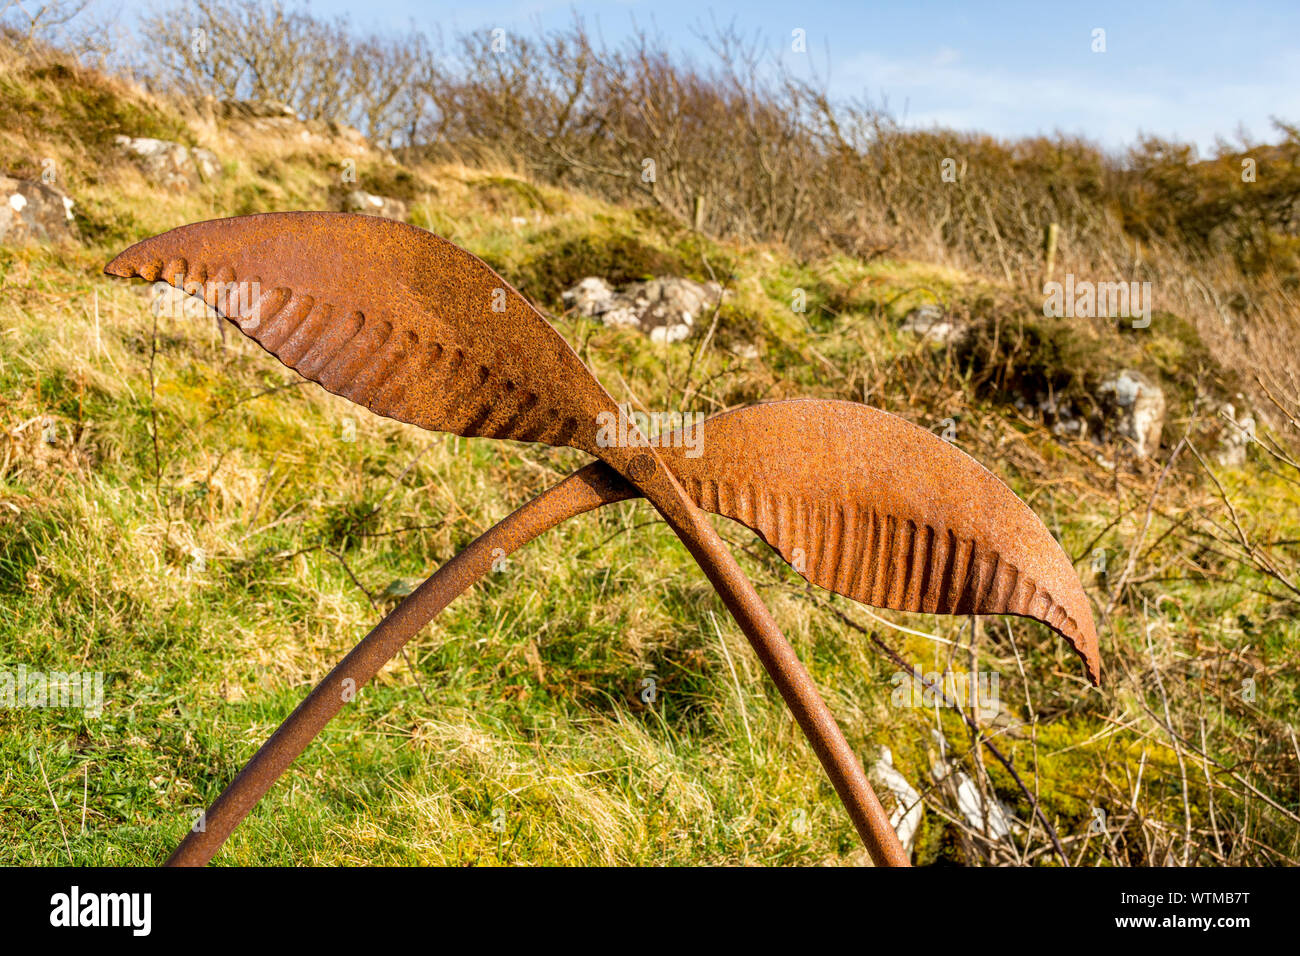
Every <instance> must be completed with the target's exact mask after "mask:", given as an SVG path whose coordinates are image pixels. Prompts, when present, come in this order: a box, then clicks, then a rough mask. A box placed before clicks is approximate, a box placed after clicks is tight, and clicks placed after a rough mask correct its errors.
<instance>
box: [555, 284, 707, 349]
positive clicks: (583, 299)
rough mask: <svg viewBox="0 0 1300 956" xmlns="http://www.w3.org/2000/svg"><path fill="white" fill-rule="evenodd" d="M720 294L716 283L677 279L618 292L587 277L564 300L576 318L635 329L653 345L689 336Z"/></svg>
mask: <svg viewBox="0 0 1300 956" xmlns="http://www.w3.org/2000/svg"><path fill="white" fill-rule="evenodd" d="M722 294H723V290H722V287H721V286H720V285H718V284H717V283H716V282H703V283H701V282H694V281H692V280H690V279H683V278H679V277H677V276H664V277H661V278H658V279H651V280H650V281H649V282H635V283H633V284H632V285H630V286H628V287H627V288H626V289H624V290H623V291H622V292H618V291H615V290H614V288H613V287H612V286H610V284H609V283H608V282H606V281H605V280H604V279H601V278H598V277H596V276H589V277H587V278H586V279H583V280H582V281H581V282H579V283H578V284H577V285H576V286H574V287H573V288H572V289H569V290H567V291H566V292H564V293H563V297H564V301H565V303H566V304H568V305H569V306H570V307H571V308H573V309H574V310H576V311H577V313H578V314H579V315H583V316H586V317H587V318H591V319H598V320H600V321H601V322H602V323H604V324H605V325H607V326H624V327H631V328H636V329H638V330H640V331H641V332H642V333H644V334H645V335H647V336H649V338H650V341H652V342H680V341H682V340H683V339H685V338H687V337H688V336H690V334H691V329H692V328H694V326H695V322H696V320H697V319H698V318H700V317H701V316H703V315H706V314H708V313H710V312H711V311H712V309H713V308H714V307H715V306H716V305H717V304H718V301H719V298H720V297H721V296H722Z"/></svg>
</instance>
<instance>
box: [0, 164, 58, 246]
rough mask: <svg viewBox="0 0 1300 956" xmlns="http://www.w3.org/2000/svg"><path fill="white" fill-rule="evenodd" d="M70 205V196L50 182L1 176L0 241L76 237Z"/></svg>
mask: <svg viewBox="0 0 1300 956" xmlns="http://www.w3.org/2000/svg"><path fill="white" fill-rule="evenodd" d="M72 207H73V202H72V200H71V199H69V198H68V197H67V196H66V195H65V194H64V193H62V192H60V191H59V190H58V189H56V188H54V187H53V186H50V185H47V184H46V183H38V182H34V181H32V180H29V179H13V178H11V177H9V176H0V242H3V243H5V244H6V245H18V244H19V243H24V242H57V241H59V240H62V239H75V238H76V237H77V227H76V223H75V222H74V221H73V217H72Z"/></svg>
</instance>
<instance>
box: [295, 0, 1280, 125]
mask: <svg viewBox="0 0 1300 956" xmlns="http://www.w3.org/2000/svg"><path fill="white" fill-rule="evenodd" d="M289 2H292V0H289ZM310 6H311V9H312V10H314V11H315V12H316V13H318V14H343V15H346V16H347V17H348V18H349V19H350V20H351V22H352V23H353V24H354V25H356V26H359V27H363V28H376V29H381V30H388V29H391V30H401V29H406V28H408V27H409V25H410V24H411V23H412V22H414V23H415V24H416V25H417V26H420V27H425V28H433V27H435V26H440V27H441V28H442V30H443V31H444V33H445V34H451V33H454V32H456V31H459V30H477V29H482V30H491V29H492V28H494V27H501V28H504V29H506V30H507V31H512V30H525V31H526V30H529V29H531V28H533V27H535V26H536V25H537V24H539V23H540V24H541V25H542V26H546V27H550V26H562V25H564V24H565V23H567V22H569V21H570V19H571V18H572V16H573V14H574V12H575V11H576V12H577V13H578V14H580V15H581V16H582V17H583V18H584V20H585V21H586V22H587V24H588V26H590V27H593V28H599V30H600V32H601V33H602V34H603V36H604V37H605V39H606V40H608V41H617V40H619V39H620V38H622V37H624V36H626V35H627V33H628V32H629V31H630V30H631V29H632V27H633V25H634V24H635V23H638V22H639V23H641V24H643V25H645V26H653V27H655V28H657V30H658V31H659V32H660V33H661V34H662V35H663V36H664V37H666V38H667V39H668V40H669V42H670V43H671V44H672V45H673V46H674V47H676V48H680V49H681V50H683V51H685V52H697V53H698V52H702V48H701V46H700V43H699V41H698V40H697V39H696V38H695V37H694V35H693V32H694V31H696V30H698V28H700V27H701V26H707V24H708V22H709V18H710V15H712V17H713V18H715V19H716V20H718V21H721V22H731V21H734V23H735V25H736V26H737V27H738V28H739V29H740V30H741V31H742V32H744V33H746V34H755V33H756V34H758V35H760V36H761V37H762V38H763V39H764V40H765V41H766V42H768V43H769V44H770V45H771V48H772V49H773V50H776V49H781V50H784V51H786V52H785V58H786V60H787V62H788V63H789V64H790V65H791V66H792V67H793V68H795V69H800V70H806V69H807V68H808V67H809V66H810V65H811V63H813V62H815V63H816V64H817V65H818V67H819V69H821V70H822V72H823V73H824V74H827V75H828V76H829V83H830V87H831V90H832V92H834V93H835V94H837V95H839V96H842V97H866V98H869V99H870V100H871V101H873V102H875V103H877V104H879V103H882V102H887V103H888V105H889V107H890V108H891V110H892V111H893V112H894V113H895V114H896V115H900V116H902V117H904V118H905V119H906V121H907V122H908V123H909V124H913V125H921V126H928V125H933V124H941V125H945V126H953V127H956V128H959V129H978V130H983V131H986V132H990V133H993V134H995V135H998V136H1018V135H1026V134H1034V133H1039V132H1045V133H1050V132H1053V131H1055V130H1058V129H1059V130H1063V131H1065V132H1069V133H1082V134H1084V135H1086V136H1088V137H1089V138H1091V139H1093V140H1095V141H1097V142H1099V143H1100V144H1102V145H1103V146H1106V147H1111V148H1117V147H1121V146H1123V145H1125V144H1128V143H1131V142H1132V141H1133V140H1134V139H1135V138H1136V136H1137V134H1138V133H1139V131H1141V132H1147V133H1155V134H1159V135H1162V136H1171V137H1177V138H1181V139H1184V140H1190V141H1192V142H1195V143H1197V144H1198V145H1200V146H1201V147H1202V148H1203V149H1204V148H1207V147H1210V146H1212V145H1213V143H1214V140H1215V136H1216V135H1221V136H1225V137H1228V138H1230V139H1234V140H1235V138H1236V137H1235V134H1236V132H1237V131H1238V129H1239V128H1241V127H1244V128H1245V129H1246V130H1247V131H1248V133H1249V134H1250V135H1252V136H1254V137H1256V138H1261V139H1271V138H1272V132H1273V131H1272V127H1271V123H1270V117H1272V116H1277V117H1280V118H1282V119H1284V120H1287V121H1289V122H1300V0H1267V2H1266V0H1259V2H1249V0H1247V2H1236V3H1228V2H1224V3H1203V2H1189V3H1165V2H1144V0H1128V2H1122V3H1112V2H1091V3H1077V4H1076V3H1056V2H1053V0H1038V2H1032V3H1031V2H1024V3H988V4H984V3H980V2H978V0H976V2H971V0H966V2H964V3H955V2H930V3H926V2H914V3H908V2H897V3H888V4H884V3H825V2H818V0H805V2H800V3H772V2H754V3H731V4H727V3H709V2H707V0H621V2H604V3H594V2H585V3H584V2H578V3H574V2H571V0H555V2H552V0H474V2H468V3H467V2H464V0H462V2H459V3H454V4H453V3H443V2H438V3H413V2H402V0H366V2H365V3H364V4H358V3H357V2H356V0H313V2H312V3H311V4H310ZM795 28H800V29H803V30H805V31H806V35H807V38H808V53H807V54H804V55H802V56H800V55H797V54H794V53H792V52H790V43H791V31H792V30H794V29H795ZM1096 28H1101V29H1104V30H1105V31H1106V33H1105V43H1106V51H1105V52H1104V53H1094V52H1092V49H1091V46H1092V42H1093V38H1092V31H1093V30H1094V29H1096Z"/></svg>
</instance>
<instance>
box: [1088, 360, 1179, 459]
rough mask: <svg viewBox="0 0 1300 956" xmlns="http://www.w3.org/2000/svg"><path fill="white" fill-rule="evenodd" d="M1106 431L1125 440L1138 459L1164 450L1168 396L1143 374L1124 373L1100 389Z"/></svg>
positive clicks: (1110, 376)
mask: <svg viewBox="0 0 1300 956" xmlns="http://www.w3.org/2000/svg"><path fill="white" fill-rule="evenodd" d="M1096 399H1097V405H1098V406H1099V407H1100V408H1101V409H1102V416H1103V418H1102V423H1103V427H1104V430H1105V431H1106V432H1107V433H1109V434H1110V435H1113V436H1114V437H1117V438H1120V439H1123V440H1125V441H1126V442H1127V443H1128V445H1129V447H1130V448H1131V449H1132V450H1133V454H1134V455H1135V456H1136V457H1138V458H1150V457H1151V456H1152V455H1154V454H1156V452H1158V451H1159V450H1160V434H1161V432H1162V431H1163V430H1164V427H1165V393H1164V392H1163V391H1162V390H1161V388H1160V386H1158V385H1157V384H1156V383H1155V382H1153V381H1151V379H1149V378H1147V377H1146V376H1145V375H1143V374H1142V373H1141V372H1137V371H1134V370H1133V369H1127V368H1126V369H1121V370H1120V371H1118V372H1115V373H1113V374H1111V375H1108V376H1106V378H1105V379H1103V380H1102V382H1101V384H1100V385H1099V386H1098V387H1097V394H1096Z"/></svg>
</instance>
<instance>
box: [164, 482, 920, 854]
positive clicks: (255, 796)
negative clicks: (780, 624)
mask: <svg viewBox="0 0 1300 956" xmlns="http://www.w3.org/2000/svg"><path fill="white" fill-rule="evenodd" d="M637 494H638V492H637V491H635V490H633V489H632V488H631V487H630V486H629V485H628V484H627V483H626V482H625V481H624V480H623V479H622V478H620V477H619V476H618V475H617V474H616V473H615V472H614V470H613V469H612V468H611V467H610V466H608V465H605V464H603V463H600V462H596V463H593V464H591V465H588V466H586V467H585V468H582V469H581V470H579V471H577V472H575V473H574V474H573V475H570V476H569V477H568V478H566V479H565V480H564V481H563V482H561V483H560V484H559V485H557V486H555V487H554V488H551V489H549V490H548V491H546V492H545V493H543V494H541V495H539V496H538V497H536V498H534V499H532V500H531V501H529V502H528V503H527V504H525V505H524V506H523V507H521V508H519V509H518V510H517V511H515V512H514V513H512V514H510V515H508V516H507V517H506V518H504V519H502V521H500V522H499V523H498V524H496V525H495V526H493V527H492V528H491V529H489V530H488V531H487V532H485V533H484V534H483V535H481V536H480V537H478V538H477V539H475V540H474V541H473V542H471V543H470V544H469V545H468V546H467V547H466V548H465V550H463V551H461V552H460V553H459V554H457V555H456V556H455V557H454V558H452V559H451V560H450V561H448V562H447V563H446V564H445V565H443V566H442V567H441V568H440V569H439V570H438V571H437V572H436V573H435V574H434V575H433V576H432V577H430V578H429V579H428V580H427V581H425V582H424V583H423V584H422V585H420V587H419V588H417V589H416V590H415V591H414V592H412V593H411V594H410V595H409V596H408V597H407V598H406V599H405V600H403V601H402V602H401V604H399V605H398V606H397V607H396V608H395V609H394V610H393V611H392V613H391V614H389V615H388V617H386V618H385V619H384V620H383V621H381V622H380V623H379V624H378V625H376V626H375V628H374V629H373V630H372V631H371V632H370V633H369V634H368V635H367V636H366V638H365V639H364V640H362V641H361V643H360V644H358V645H357V646H356V647H355V648H353V650H352V651H351V652H350V653H349V654H348V655H347V656H346V657H345V658H344V659H343V660H342V661H340V662H339V664H338V665H337V666H336V667H335V668H334V669H333V670H332V671H331V672H330V673H329V674H328V675H327V676H326V677H325V678H324V679H323V680H322V681H321V682H320V683H319V684H318V685H317V686H316V687H315V688H314V689H313V690H312V692H311V693H310V694H309V695H308V696H307V698H306V699H305V700H304V701H303V702H302V703H301V704H300V705H298V707H297V709H295V710H294V712H293V713H292V714H291V715H290V716H289V717H288V719H286V720H285V722H284V723H283V724H281V725H280V727H279V729H278V730H276V732H275V733H274V734H273V735H272V736H271V737H270V739H268V740H267V741H266V743H265V744H263V745H262V747H261V748H260V749H259V750H258V752H257V753H256V754H255V755H254V756H253V758H252V759H251V760H250V761H249V762H248V764H247V765H246V766H245V767H244V769H243V770H242V771H240V773H239V775H238V776H237V777H235V779H234V780H233V781H232V782H231V784H230V785H229V786H228V787H227V788H226V789H225V790H224V791H223V792H222V794H221V795H220V796H219V797H218V798H217V800H216V802H215V803H213V805H212V807H211V808H210V809H209V810H208V811H207V813H206V814H205V815H204V817H203V819H202V829H199V830H192V831H191V832H190V833H189V834H188V835H187V836H186V837H185V839H184V840H183V841H182V842H181V844H180V845H179V846H178V847H177V848H176V850H175V851H174V852H173V853H172V855H171V857H169V858H168V860H167V864H166V865H168V866H202V865H204V864H206V863H207V862H208V861H209V860H211V859H212V857H213V856H214V855H215V854H216V852H217V850H219V849H220V848H221V845H222V844H223V843H224V842H225V841H226V839H227V838H228V837H229V836H230V834H231V833H232V832H233V831H234V829H235V827H237V826H238V825H239V823H240V822H241V821H242V820H243V819H244V817H245V816H246V815H247V814H248V813H249V811H250V810H252V808H253V806H254V805H256V803H257V801H258V800H260V799H261V798H262V796H263V795H264V794H265V793H266V792H267V790H269V789H270V787H271V785H272V784H273V783H274V782H275V781H276V780H277V779H278V778H279V777H280V775H281V774H283V773H284V771H285V770H286V769H287V768H288V767H289V765H290V764H291V763H293V761H294V760H295V759H297V757H298V756H299V755H300V754H301V753H302V752H303V751H304V750H305V749H306V748H307V746H308V744H310V743H311V741H312V740H313V739H314V738H315V737H316V735H317V734H319V733H320V731H321V730H322V729H323V728H324V727H325V725H326V724H327V723H329V721H330V720H331V719H332V718H333V717H334V715H335V714H337V713H338V712H339V711H340V710H341V709H342V708H343V706H344V704H345V703H347V702H348V701H350V700H352V699H353V698H354V697H355V695H356V693H357V691H359V690H360V688H361V687H362V686H363V685H364V684H366V683H367V682H368V681H369V680H371V679H372V678H373V677H374V676H375V675H376V674H377V673H379V671H380V670H381V669H382V668H383V666H384V664H386V663H387V662H388V661H389V660H390V659H391V658H392V657H393V656H395V655H396V654H397V653H398V651H400V650H401V648H402V647H403V646H404V645H405V644H406V642H407V641H409V640H410V639H411V638H412V637H414V636H415V634H416V633H417V632H418V631H419V630H420V628H422V627H423V626H424V625H425V624H426V623H427V622H428V621H429V620H430V619H431V618H433V617H434V616H435V615H437V614H438V613H439V612H440V611H442V609H443V608H445V607H446V606H447V605H448V604H450V603H451V601H452V600H454V599H455V598H456V596H457V595H459V594H460V593H462V592H463V591H465V590H467V589H468V588H469V587H470V586H472V585H473V584H474V582H475V581H477V580H478V579H479V578H480V577H482V576H483V575H485V574H487V573H488V572H489V571H490V570H491V567H492V562H493V558H494V553H495V554H498V555H499V553H500V552H498V551H497V549H501V550H502V551H504V552H505V553H507V554H508V553H510V552H512V551H514V550H516V549H518V548H520V547H522V546H523V545H525V544H527V543H528V542H529V541H531V540H532V539H533V538H535V537H537V536H538V535H540V534H542V533H544V532H545V531H547V530H549V529H550V528H553V527H555V526H556V525H558V524H560V523H561V522H562V521H564V520H565V519H567V518H570V517H574V516H576V515H580V514H584V513H585V512H587V511H591V510H593V509H595V508H598V507H600V506H601V505H604V504H610V503H612V502H616V501H623V500H626V499H629V498H634V497H637ZM692 510H693V511H696V514H697V515H698V520H699V521H700V522H702V523H703V524H704V525H705V526H706V527H707V532H704V533H701V529H700V528H699V527H698V526H695V527H689V528H688V529H687V532H686V533H685V534H682V532H681V531H679V534H681V536H682V538H683V540H684V541H686V543H687V546H688V548H690V550H691V551H692V553H693V554H695V556H696V558H697V560H699V561H700V563H701V566H702V567H703V568H704V569H705V572H706V573H707V574H708V575H709V578H710V580H711V581H713V583H714V585H715V587H718V590H719V592H720V593H721V595H722V597H723V600H724V602H725V603H726V604H727V607H728V609H729V610H731V612H732V614H733V615H734V616H735V617H736V619H737V621H738V622H739V623H740V625H741V628H742V630H744V632H745V634H746V636H747V637H748V638H749V640H750V642H751V644H753V646H754V649H755V651H756V652H757V653H758V656H759V659H760V660H761V661H762V663H763V666H764V667H765V668H766V669H767V671H768V673H769V674H770V675H771V676H772V679H773V680H774V681H775V682H776V684H777V687H778V689H779V690H780V691H781V695H782V697H783V698H784V699H785V701H786V703H787V705H788V706H789V707H790V709H791V711H792V712H793V713H794V716H795V718H796V720H797V721H798V722H799V725H800V727H801V728H802V729H803V731H804V733H805V735H806V736H807V737H808V739H809V740H810V741H811V742H812V744H813V748H814V750H815V751H816V753H817V756H818V758H819V759H820V761H821V763H822V765H823V767H824V768H825V769H826V772H827V774H828V775H829V776H830V778H831V781H832V783H833V784H834V785H835V789H836V791H837V793H838V794H839V796H840V799H841V801H842V802H843V803H844V805H845V807H846V808H847V809H848V811H849V815H850V817H851V818H852V820H853V823H854V826H855V828H856V829H857V831H858V833H859V835H860V836H861V837H862V840H863V843H864V844H865V845H866V847H867V850H868V852H869V853H870V854H871V857H872V859H873V860H874V861H875V862H876V864H877V865H887V866H907V865H909V862H908V859H907V855H906V853H905V852H904V851H903V848H902V846H901V844H899V842H898V837H897V835H896V834H895V833H894V830H893V827H892V826H891V825H890V823H889V818H888V815H887V814H886V813H885V811H884V808H883V807H882V806H881V805H880V801H879V800H878V799H877V798H876V795H875V793H874V792H873V791H872V789H871V785H870V783H869V782H868V781H867V778H866V775H865V773H863V770H862V766H861V764H860V763H859V762H858V759H857V757H856V755H855V754H854V753H853V751H852V749H851V748H850V747H849V745H848V742H847V741H846V740H845V739H844V736H843V734H842V733H841V732H840V730H839V727H838V725H837V724H836V723H835V720H834V717H833V716H832V715H831V713H830V711H829V709H828V708H827V707H826V704H825V702H824V701H823V700H822V699H821V696H820V694H818V692H817V689H816V687H815V685H814V684H813V683H812V679H811V677H810V676H809V675H808V672H807V671H806V670H805V669H804V668H803V665H802V664H801V663H800V662H799V660H798V658H797V657H796V656H795V653H794V649H793V648H792V647H791V646H790V644H789V642H788V641H786V640H785V638H784V637H782V636H781V634H780V631H779V630H778V629H777V627H776V624H775V622H774V621H773V620H772V619H771V616H770V615H769V614H768V613H767V609H766V607H764V606H763V604H762V602H761V600H760V599H759V598H758V595H757V593H756V592H754V590H753V587H752V585H749V582H748V579H746V578H744V576H743V575H739V573H738V572H739V568H736V572H737V573H736V574H728V571H727V569H728V565H730V566H731V567H734V566H735V564H734V559H732V558H731V555H730V553H728V552H727V551H726V549H725V547H723V546H722V542H721V539H719V538H718V537H717V532H716V531H715V530H714V529H713V527H712V525H710V524H709V523H708V519H707V518H704V516H703V514H702V513H700V512H698V510H697V509H692ZM665 517H667V516H665ZM693 520H694V519H693V517H692V516H691V515H690V513H689V512H686V513H685V514H684V515H683V514H681V513H678V514H675V515H673V516H672V518H670V519H669V521H670V524H673V525H674V529H675V530H677V525H678V524H681V523H690V522H692V521H693ZM710 532H711V535H710V534H709V533H710ZM710 537H712V539H714V540H715V541H716V542H717V543H716V546H713V545H711V543H710V542H709V540H708V539H709V538H710ZM687 538H691V539H693V540H690V541H688V540H687ZM697 542H698V543H697ZM697 548H698V549H699V551H698V552H697ZM718 551H721V553H722V554H721V556H720V555H718V554H717V552H718ZM699 552H702V553H699ZM719 568H721V569H722V570H718V569H719ZM739 582H743V584H740V583H739ZM745 585H749V586H748V587H746V586H745Z"/></svg>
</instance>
